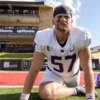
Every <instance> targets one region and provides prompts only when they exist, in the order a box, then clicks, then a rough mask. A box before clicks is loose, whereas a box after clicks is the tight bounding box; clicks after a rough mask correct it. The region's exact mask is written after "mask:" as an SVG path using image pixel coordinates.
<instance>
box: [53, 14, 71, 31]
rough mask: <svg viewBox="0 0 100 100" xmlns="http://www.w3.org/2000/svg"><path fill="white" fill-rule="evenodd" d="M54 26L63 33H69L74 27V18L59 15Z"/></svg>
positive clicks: (55, 18) (54, 21)
mask: <svg viewBox="0 0 100 100" xmlns="http://www.w3.org/2000/svg"><path fill="white" fill-rule="evenodd" d="M53 25H55V28H56V29H57V30H59V31H61V32H66V31H69V29H70V26H71V25H72V18H71V16H70V15H67V14H58V15H56V16H55V17H54V18H53Z"/></svg>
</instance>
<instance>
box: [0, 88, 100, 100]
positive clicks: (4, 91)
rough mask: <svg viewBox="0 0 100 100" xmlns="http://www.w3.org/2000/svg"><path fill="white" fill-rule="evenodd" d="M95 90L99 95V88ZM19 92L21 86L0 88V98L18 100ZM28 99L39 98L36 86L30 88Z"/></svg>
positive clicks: (68, 99)
mask: <svg viewBox="0 0 100 100" xmlns="http://www.w3.org/2000/svg"><path fill="white" fill-rule="evenodd" d="M96 91H97V92H98V94H99V95H100V89H96ZM21 92H22V88H0V100H19V97H20V93H21ZM33 92H34V93H33ZM29 100H41V99H40V98H39V95H38V88H35V89H32V92H31V95H30V98H29ZM60 100H85V97H79V96H72V97H69V98H65V99H60ZM96 100H100V98H96Z"/></svg>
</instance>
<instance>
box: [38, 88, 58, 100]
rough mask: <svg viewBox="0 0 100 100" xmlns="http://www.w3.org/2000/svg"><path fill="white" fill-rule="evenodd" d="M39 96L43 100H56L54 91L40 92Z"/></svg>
mask: <svg viewBox="0 0 100 100" xmlns="http://www.w3.org/2000/svg"><path fill="white" fill-rule="evenodd" d="M39 96H40V97H41V98H42V99H45V100H55V99H56V95H55V91H53V90H51V89H46V90H42V91H41V90H40V91H39Z"/></svg>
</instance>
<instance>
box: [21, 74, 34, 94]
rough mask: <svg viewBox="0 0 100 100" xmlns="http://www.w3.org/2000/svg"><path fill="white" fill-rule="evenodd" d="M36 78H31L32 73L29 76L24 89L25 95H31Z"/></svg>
mask: <svg viewBox="0 0 100 100" xmlns="http://www.w3.org/2000/svg"><path fill="white" fill-rule="evenodd" d="M33 77H34V76H31V75H30V73H29V74H28V75H27V77H26V80H25V83H24V89H23V93H26V94H28V93H30V91H31V89H32V86H33V84H34V81H35V78H33Z"/></svg>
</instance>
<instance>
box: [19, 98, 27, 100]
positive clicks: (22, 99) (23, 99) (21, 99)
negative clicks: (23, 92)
mask: <svg viewBox="0 0 100 100" xmlns="http://www.w3.org/2000/svg"><path fill="white" fill-rule="evenodd" d="M19 100H26V99H25V98H20V99H19ZM27 100H28V99H27Z"/></svg>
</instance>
